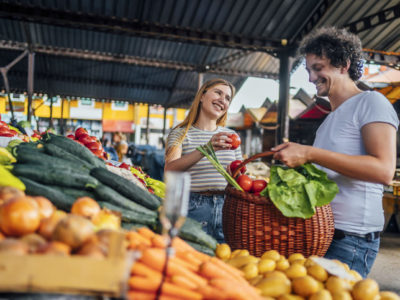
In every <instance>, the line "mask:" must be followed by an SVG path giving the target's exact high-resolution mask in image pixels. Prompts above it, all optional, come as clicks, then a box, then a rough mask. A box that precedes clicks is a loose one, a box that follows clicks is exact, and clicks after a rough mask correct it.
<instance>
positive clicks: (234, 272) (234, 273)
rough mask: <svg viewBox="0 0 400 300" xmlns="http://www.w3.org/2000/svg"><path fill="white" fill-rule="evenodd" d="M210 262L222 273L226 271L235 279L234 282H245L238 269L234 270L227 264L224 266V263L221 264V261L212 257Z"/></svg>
mask: <svg viewBox="0 0 400 300" xmlns="http://www.w3.org/2000/svg"><path fill="white" fill-rule="evenodd" d="M210 261H211V262H212V263H214V264H215V265H216V266H217V267H219V268H221V269H223V270H224V271H226V272H227V273H229V274H230V275H231V276H232V277H235V279H236V280H238V281H240V282H246V283H247V281H246V279H244V277H243V272H242V271H241V270H239V269H236V268H234V267H232V266H230V265H228V264H226V263H225V262H223V261H222V260H220V259H218V258H216V257H212V258H211V259H210Z"/></svg>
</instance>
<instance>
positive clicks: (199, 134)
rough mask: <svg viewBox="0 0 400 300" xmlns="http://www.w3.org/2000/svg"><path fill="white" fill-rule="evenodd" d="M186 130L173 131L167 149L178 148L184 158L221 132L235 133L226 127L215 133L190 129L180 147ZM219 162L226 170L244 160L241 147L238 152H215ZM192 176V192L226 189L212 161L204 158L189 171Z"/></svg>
mask: <svg viewBox="0 0 400 300" xmlns="http://www.w3.org/2000/svg"><path fill="white" fill-rule="evenodd" d="M184 132H185V128H176V129H174V130H172V131H171V132H170V133H169V135H168V138H167V149H168V148H170V147H172V146H178V147H180V148H181V149H182V156H184V155H186V154H189V153H190V152H193V151H194V150H196V148H197V147H198V146H200V145H204V144H206V143H208V141H209V140H210V139H211V137H212V136H213V135H214V134H216V133H219V132H229V133H234V131H233V130H231V129H228V128H226V127H218V128H217V130H215V131H205V130H200V129H198V128H196V127H193V126H192V127H190V129H189V130H188V132H187V134H186V136H185V139H184V140H183V143H182V144H181V145H179V144H178V143H179V140H180V137H181V136H182V134H183V133H184ZM215 153H216V155H217V157H218V160H219V162H220V163H221V165H222V166H223V167H224V168H225V169H226V168H227V166H228V165H229V164H230V163H231V162H232V161H234V160H236V159H240V160H241V159H243V157H242V151H241V149H240V147H238V148H237V149H236V150H218V151H216V152H215ZM188 172H189V173H190V176H191V188H190V190H191V191H192V192H203V191H210V190H219V191H221V190H224V189H225V187H226V184H227V182H226V180H225V178H224V177H223V176H222V175H221V174H220V173H219V172H218V171H217V170H216V169H215V167H214V166H213V165H212V164H211V163H210V161H209V160H208V159H207V158H206V157H203V158H202V159H201V160H200V161H199V162H197V163H196V164H195V165H193V166H192V167H190V169H189V170H188Z"/></svg>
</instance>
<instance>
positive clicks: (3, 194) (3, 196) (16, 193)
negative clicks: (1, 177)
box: [0, 186, 25, 204]
mask: <svg viewBox="0 0 400 300" xmlns="http://www.w3.org/2000/svg"><path fill="white" fill-rule="evenodd" d="M23 196H25V194H24V192H23V191H21V190H19V189H17V188H15V187H12V186H0V204H1V203H3V202H5V201H7V200H10V199H12V198H18V197H23Z"/></svg>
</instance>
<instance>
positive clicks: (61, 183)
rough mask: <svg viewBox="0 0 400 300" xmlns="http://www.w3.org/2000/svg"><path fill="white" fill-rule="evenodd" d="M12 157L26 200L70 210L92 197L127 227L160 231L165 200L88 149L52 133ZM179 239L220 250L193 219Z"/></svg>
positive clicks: (200, 247)
mask: <svg viewBox="0 0 400 300" xmlns="http://www.w3.org/2000/svg"><path fill="white" fill-rule="evenodd" d="M12 153H13V155H14V156H15V157H16V159H17V162H16V163H15V164H14V166H13V169H12V173H13V174H14V175H15V176H17V177H18V178H19V179H20V180H21V181H22V182H23V183H24V184H25V186H26V191H25V192H26V194H27V195H32V196H43V197H46V198H48V199H49V200H50V201H51V202H52V203H53V204H54V205H55V206H56V207H57V208H58V209H62V210H65V211H70V209H71V207H72V204H73V203H74V202H75V200H76V199H77V198H79V197H85V196H88V197H91V198H93V199H95V200H96V201H97V202H98V203H99V204H100V206H101V207H105V208H108V209H110V210H113V211H117V212H119V213H120V214H121V220H122V224H123V227H124V228H129V229H130V228H134V227H142V226H147V227H149V228H151V229H153V230H156V231H157V230H158V231H159V229H160V223H159V220H158V208H159V207H160V205H161V202H160V198H158V197H156V196H154V195H153V194H151V193H149V192H148V191H146V190H144V189H142V188H140V187H139V186H137V185H136V184H135V183H133V182H131V181H129V180H128V179H126V178H123V177H121V176H118V175H116V174H114V173H112V172H110V171H108V170H107V168H106V165H105V162H104V161H103V160H101V159H99V158H98V157H96V156H95V155H93V154H92V153H91V152H90V150H89V149H87V148H86V147H85V146H83V145H81V144H79V143H77V142H75V141H73V140H71V139H69V138H66V137H64V136H60V135H54V134H51V133H48V134H46V136H44V138H43V139H42V141H40V142H36V143H33V142H30V143H21V144H19V145H17V146H15V147H14V148H13V149H12ZM179 236H180V237H181V238H183V239H184V240H186V241H189V242H192V243H193V244H192V246H193V247H195V248H197V249H198V250H200V251H202V252H205V253H207V254H213V253H214V250H215V248H216V245H217V243H216V241H215V240H214V239H213V238H212V237H210V236H209V235H207V234H206V233H205V232H204V231H203V230H202V229H201V225H200V224H199V223H198V222H196V221H194V220H190V219H188V220H187V221H186V223H185V224H184V226H183V227H182V229H181V231H180V233H179Z"/></svg>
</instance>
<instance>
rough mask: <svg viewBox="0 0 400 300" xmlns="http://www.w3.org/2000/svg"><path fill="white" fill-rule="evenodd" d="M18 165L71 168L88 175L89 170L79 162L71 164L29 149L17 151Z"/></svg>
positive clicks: (71, 162)
mask: <svg viewBox="0 0 400 300" xmlns="http://www.w3.org/2000/svg"><path fill="white" fill-rule="evenodd" d="M17 154H18V158H17V161H18V163H26V164H33V165H43V166H48V167H54V166H57V167H59V168H60V169H62V168H64V167H67V168H73V169H74V170H76V171H80V172H84V173H87V174H88V173H89V170H88V169H87V168H86V167H85V166H84V165H82V164H80V163H79V162H73V161H69V160H65V159H62V158H59V157H54V156H51V155H47V154H45V153H41V152H39V151H35V150H30V149H24V148H22V149H19V150H17Z"/></svg>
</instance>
